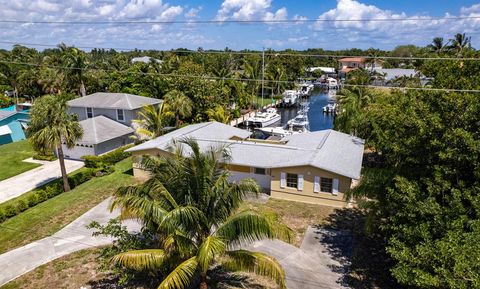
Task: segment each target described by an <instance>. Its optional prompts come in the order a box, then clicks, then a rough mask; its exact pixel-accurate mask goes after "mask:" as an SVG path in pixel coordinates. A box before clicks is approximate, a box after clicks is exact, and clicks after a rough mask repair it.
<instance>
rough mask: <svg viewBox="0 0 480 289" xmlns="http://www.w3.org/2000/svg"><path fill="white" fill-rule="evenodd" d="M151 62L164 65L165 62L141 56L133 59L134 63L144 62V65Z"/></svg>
mask: <svg viewBox="0 0 480 289" xmlns="http://www.w3.org/2000/svg"><path fill="white" fill-rule="evenodd" d="M150 61H155V62H157V63H162V62H163V61H162V60H160V59H156V58H153V57H150V56H141V57H134V58H132V63H135V62H143V63H150Z"/></svg>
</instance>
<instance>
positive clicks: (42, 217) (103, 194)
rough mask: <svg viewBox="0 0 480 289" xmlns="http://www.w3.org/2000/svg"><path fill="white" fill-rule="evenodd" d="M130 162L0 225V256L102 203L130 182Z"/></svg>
mask: <svg viewBox="0 0 480 289" xmlns="http://www.w3.org/2000/svg"><path fill="white" fill-rule="evenodd" d="M131 168H132V161H131V159H130V158H128V159H125V160H123V161H121V162H119V163H117V164H116V165H115V172H114V173H112V174H110V175H108V176H105V177H99V178H93V179H92V180H90V181H88V182H86V183H84V184H81V185H79V186H78V187H76V188H75V189H73V190H71V191H70V192H67V193H63V194H61V195H58V196H56V197H54V198H52V199H50V200H48V201H45V202H43V203H41V204H38V205H37V206H35V207H33V208H31V209H28V210H27V211H25V212H23V213H21V214H19V215H17V216H15V217H13V218H11V219H9V220H7V221H5V222H4V223H2V224H0V254H1V253H4V252H6V251H9V250H11V249H14V248H17V247H20V246H23V245H25V244H28V243H31V242H33V241H35V240H38V239H41V238H44V237H47V236H49V235H51V234H53V233H55V232H57V231H58V230H60V229H61V228H63V227H64V226H66V225H67V224H69V223H71V222H72V221H73V220H75V219H76V218H78V217H79V216H81V215H82V214H83V213H85V212H86V211H88V210H89V209H91V208H92V207H94V206H95V205H97V204H99V203H100V202H101V201H103V200H105V198H107V197H108V196H110V195H112V193H113V192H114V191H115V190H116V189H117V188H118V187H120V186H124V185H128V184H132V183H134V178H133V176H132V175H131Z"/></svg>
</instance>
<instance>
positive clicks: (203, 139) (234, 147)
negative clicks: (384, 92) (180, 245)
mask: <svg viewBox="0 0 480 289" xmlns="http://www.w3.org/2000/svg"><path fill="white" fill-rule="evenodd" d="M249 136H250V132H248V131H245V130H241V129H238V128H235V127H231V126H228V125H225V124H221V123H218V122H206V123H200V124H194V125H189V126H186V127H183V128H181V129H178V130H176V131H173V132H171V133H168V134H166V135H163V136H160V137H158V138H156V139H153V140H151V141H148V142H146V143H143V144H141V145H138V146H136V147H133V148H130V149H128V150H127V151H129V152H131V153H132V155H133V161H134V166H133V171H134V175H135V177H137V178H141V179H145V178H148V177H149V175H148V173H147V172H145V171H143V170H142V169H141V168H140V166H139V163H140V162H141V159H142V156H143V155H155V156H160V155H164V156H168V155H169V154H170V153H169V152H168V147H169V146H170V145H171V144H172V141H173V140H179V139H183V138H193V139H195V140H196V141H197V142H198V143H199V145H200V147H201V149H202V150H207V149H208V148H209V147H212V146H213V147H215V146H219V145H226V146H228V148H229V150H230V154H231V160H230V161H229V166H228V169H229V171H230V173H231V179H232V180H240V179H244V178H253V179H255V180H256V181H257V182H258V183H259V185H260V186H261V187H262V188H263V189H264V191H266V192H268V193H269V194H270V195H271V196H272V197H274V198H279V199H286V200H294V201H302V202H307V203H317V204H323V205H330V206H335V207H345V206H346V205H347V204H348V203H349V202H348V201H346V200H345V199H344V193H345V192H346V191H347V190H348V189H350V187H351V185H352V180H354V179H359V178H360V171H361V165H362V158H363V148H364V142H363V140H361V139H359V138H355V137H352V136H350V135H347V134H344V133H340V132H337V131H334V130H324V131H318V132H311V133H303V134H295V135H291V136H288V137H285V138H283V139H282V140H280V141H277V142H274V141H261V140H253V139H248V137H249Z"/></svg>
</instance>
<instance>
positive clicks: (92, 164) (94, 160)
mask: <svg viewBox="0 0 480 289" xmlns="http://www.w3.org/2000/svg"><path fill="white" fill-rule="evenodd" d="M82 159H83V161H84V163H85V167H87V168H98V167H101V166H102V161H101V160H100V157H97V156H83V157H82Z"/></svg>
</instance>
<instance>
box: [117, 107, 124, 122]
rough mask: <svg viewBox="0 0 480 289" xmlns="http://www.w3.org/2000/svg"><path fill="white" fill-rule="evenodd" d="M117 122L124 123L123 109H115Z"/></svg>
mask: <svg viewBox="0 0 480 289" xmlns="http://www.w3.org/2000/svg"><path fill="white" fill-rule="evenodd" d="M117 120H118V121H125V116H124V115H123V109H117Z"/></svg>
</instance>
